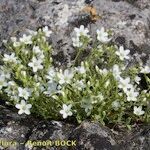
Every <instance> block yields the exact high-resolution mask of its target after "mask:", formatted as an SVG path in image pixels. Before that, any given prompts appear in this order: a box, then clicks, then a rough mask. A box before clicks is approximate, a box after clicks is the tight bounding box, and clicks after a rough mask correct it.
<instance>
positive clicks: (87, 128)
mask: <svg viewBox="0 0 150 150" xmlns="http://www.w3.org/2000/svg"><path fill="white" fill-rule="evenodd" d="M69 139H70V140H77V145H76V147H71V149H72V150H79V149H80V150H112V149H115V148H116V141H115V139H114V136H113V134H112V133H111V131H110V129H109V128H107V127H104V126H102V125H100V124H99V123H90V122H83V123H82V124H81V125H80V126H79V127H77V128H76V129H75V130H74V131H73V132H72V134H71V136H70V138H69Z"/></svg>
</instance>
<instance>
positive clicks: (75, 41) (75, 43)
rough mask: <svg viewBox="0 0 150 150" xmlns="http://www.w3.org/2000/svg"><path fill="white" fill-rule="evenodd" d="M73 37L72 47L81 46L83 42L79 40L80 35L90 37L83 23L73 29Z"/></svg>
mask: <svg viewBox="0 0 150 150" xmlns="http://www.w3.org/2000/svg"><path fill="white" fill-rule="evenodd" d="M74 32H75V34H76V35H75V37H73V38H72V42H73V46H74V47H81V46H82V45H83V42H81V40H80V37H81V36H84V37H87V38H90V36H89V35H88V33H89V30H88V29H87V28H84V26H83V25H81V26H80V27H79V28H75V29H74Z"/></svg>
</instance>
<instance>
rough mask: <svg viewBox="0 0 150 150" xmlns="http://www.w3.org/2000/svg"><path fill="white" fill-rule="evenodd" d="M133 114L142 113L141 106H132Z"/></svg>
mask: <svg viewBox="0 0 150 150" xmlns="http://www.w3.org/2000/svg"><path fill="white" fill-rule="evenodd" d="M133 113H134V114H135V115H137V116H141V115H143V114H144V113H145V112H144V111H143V110H142V106H139V107H137V106H134V112H133Z"/></svg>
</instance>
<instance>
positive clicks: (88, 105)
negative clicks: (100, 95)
mask: <svg viewBox="0 0 150 150" xmlns="http://www.w3.org/2000/svg"><path fill="white" fill-rule="evenodd" d="M81 107H82V108H84V109H85V112H86V113H87V116H89V115H90V114H91V110H92V109H93V105H92V99H91V98H85V97H84V98H83V99H82V103H81Z"/></svg>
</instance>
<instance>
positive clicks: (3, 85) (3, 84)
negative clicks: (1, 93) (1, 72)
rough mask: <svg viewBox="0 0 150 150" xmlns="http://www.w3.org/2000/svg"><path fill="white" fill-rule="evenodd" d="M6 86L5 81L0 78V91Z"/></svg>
mask: <svg viewBox="0 0 150 150" xmlns="http://www.w3.org/2000/svg"><path fill="white" fill-rule="evenodd" d="M6 86H7V81H6V80H5V78H4V77H0V90H1V89H2V88H3V87H6Z"/></svg>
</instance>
